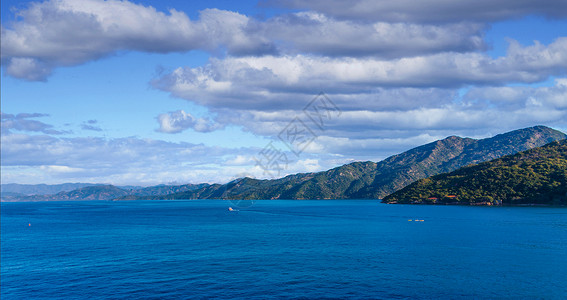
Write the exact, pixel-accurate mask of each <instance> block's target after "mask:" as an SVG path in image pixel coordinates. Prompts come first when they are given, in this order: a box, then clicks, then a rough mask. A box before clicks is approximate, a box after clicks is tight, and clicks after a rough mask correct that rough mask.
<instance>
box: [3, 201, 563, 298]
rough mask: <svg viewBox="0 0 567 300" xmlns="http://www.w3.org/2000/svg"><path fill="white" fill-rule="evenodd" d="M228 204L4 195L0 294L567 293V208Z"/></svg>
mask: <svg viewBox="0 0 567 300" xmlns="http://www.w3.org/2000/svg"><path fill="white" fill-rule="evenodd" d="M229 206H231V204H230V203H229V202H228V201H221V200H192V201H119V202H98V201H96V202H38V203H2V204H1V277H0V285H1V291H0V293H1V298H2V299H3V300H6V299H48V298H50V299H84V298H94V299H100V298H136V299H158V298H159V299H185V298H199V299H200V298H207V299H208V298H217V299H234V298H241V299H266V298H268V299H269V298H301V299H310V298H335V299H343V298H351V299H370V298H372V299H457V298H471V299H485V298H486V299H503V298H504V299H565V298H566V297H567V208H552V207H465V206H411V205H385V204H380V203H377V202H376V201H368V200H366V201H364V200H361V201H352V200H349V201H342V200H336V201H327V200H324V201H322V200H316V201H258V202H256V203H255V204H254V205H253V206H251V207H249V208H246V209H240V211H234V212H229V211H228V207H229ZM410 220H411V221H410ZM415 220H423V221H415Z"/></svg>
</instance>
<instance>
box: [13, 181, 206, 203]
mask: <svg viewBox="0 0 567 300" xmlns="http://www.w3.org/2000/svg"><path fill="white" fill-rule="evenodd" d="M207 185H208V184H206V183H203V184H186V185H178V186H171V185H156V186H151V187H147V188H140V187H136V186H119V187H116V186H113V185H102V184H99V185H88V186H85V187H81V188H78V189H74V190H71V191H62V192H59V193H56V194H44V195H37V194H34V195H24V194H19V193H12V192H2V200H3V201H73V200H113V199H117V198H121V199H137V198H138V197H142V196H155V195H162V194H171V193H177V192H182V191H189V190H192V189H199V188H203V187H204V186H207Z"/></svg>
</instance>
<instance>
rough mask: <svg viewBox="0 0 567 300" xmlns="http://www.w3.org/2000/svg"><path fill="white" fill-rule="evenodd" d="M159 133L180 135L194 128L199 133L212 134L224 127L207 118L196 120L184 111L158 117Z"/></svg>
mask: <svg viewBox="0 0 567 300" xmlns="http://www.w3.org/2000/svg"><path fill="white" fill-rule="evenodd" d="M157 120H158V123H159V129H158V131H160V132H164V133H179V132H182V131H184V130H186V129H189V128H192V129H193V130H195V131H197V132H211V131H215V130H217V129H222V128H224V126H223V125H222V124H219V123H215V122H214V121H211V120H209V119H205V118H195V117H193V116H192V115H191V114H190V113H186V112H185V111H183V110H177V111H172V112H169V113H166V114H160V115H158V116H157Z"/></svg>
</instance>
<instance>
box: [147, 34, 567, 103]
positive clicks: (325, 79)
mask: <svg viewBox="0 0 567 300" xmlns="http://www.w3.org/2000/svg"><path fill="white" fill-rule="evenodd" d="M565 49H567V37H562V38H558V39H557V40H555V41H554V42H553V43H551V44H549V45H547V46H544V45H542V44H540V43H537V42H536V43H535V44H534V45H531V46H527V47H522V46H520V45H519V44H518V43H517V42H515V41H511V45H510V47H509V49H508V53H507V55H506V56H504V57H499V58H496V59H494V58H491V57H489V56H488V55H485V54H480V53H453V52H451V53H440V54H434V55H428V56H419V57H411V58H402V59H395V60H381V59H374V58H344V57H341V58H328V57H318V56H309V55H303V54H298V55H295V56H263V57H229V58H226V59H222V60H220V59H212V60H211V61H210V63H209V64H208V65H206V66H204V67H197V68H188V67H186V68H178V69H176V70H174V71H173V72H172V73H170V74H167V75H165V76H162V77H160V78H157V79H156V80H154V81H153V86H154V87H156V88H159V89H161V90H164V91H168V92H170V93H171V94H172V95H174V96H176V97H180V98H184V99H188V100H191V101H193V102H195V103H198V104H201V105H205V106H207V107H225V108H226V107H229V108H240V109H242V108H249V109H257V110H264V107H265V108H266V109H270V108H271V109H286V108H287V109H290V108H291V109H296V108H297V101H295V100H294V97H293V96H292V95H293V94H301V93H313V91H317V90H321V89H324V91H325V92H326V93H329V94H364V93H372V92H374V91H376V89H377V88H385V87H390V88H391V87H403V88H408V87H414V88H420V87H429V88H435V87H437V88H449V87H451V88H454V87H461V86H466V85H504V84H508V83H514V82H515V83H518V82H520V83H533V82H538V81H542V80H545V79H547V78H548V77H549V76H553V75H562V74H565V72H566V70H567V52H566V51H565ZM285 99H287V100H285ZM302 101H303V100H302Z"/></svg>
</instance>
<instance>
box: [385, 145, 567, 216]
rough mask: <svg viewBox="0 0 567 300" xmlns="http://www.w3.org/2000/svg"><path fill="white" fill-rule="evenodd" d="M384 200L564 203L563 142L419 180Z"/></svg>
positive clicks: (566, 148)
mask: <svg viewBox="0 0 567 300" xmlns="http://www.w3.org/2000/svg"><path fill="white" fill-rule="evenodd" d="M384 202H386V203H423V204H469V205H470V204H484V205H500V204H556V205H559V204H561V205H565V204H567V140H562V141H558V142H552V143H550V144H548V145H546V146H543V147H538V148H534V149H531V150H528V151H524V152H520V153H518V154H515V155H509V156H505V157H502V158H500V159H496V160H492V161H489V162H485V163H481V164H477V165H473V166H468V167H464V168H461V169H459V170H457V171H454V172H451V173H446V174H441V175H436V176H433V177H430V178H426V179H421V180H419V181H417V182H415V183H413V184H411V185H409V186H408V187H406V188H404V189H402V190H400V191H397V192H395V193H393V194H392V195H389V196H387V197H386V198H384Z"/></svg>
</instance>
